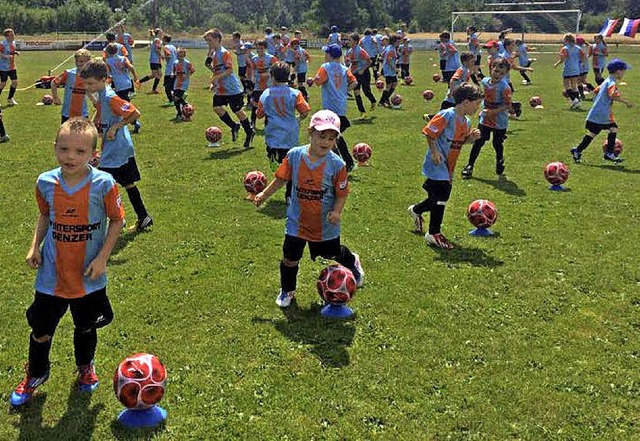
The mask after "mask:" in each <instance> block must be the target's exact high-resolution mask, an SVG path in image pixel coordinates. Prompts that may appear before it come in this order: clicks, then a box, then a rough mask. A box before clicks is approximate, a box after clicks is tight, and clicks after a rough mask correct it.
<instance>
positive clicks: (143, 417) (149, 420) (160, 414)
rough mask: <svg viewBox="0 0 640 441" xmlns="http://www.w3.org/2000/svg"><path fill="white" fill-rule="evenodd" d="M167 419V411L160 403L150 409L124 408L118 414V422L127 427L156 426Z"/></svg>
mask: <svg viewBox="0 0 640 441" xmlns="http://www.w3.org/2000/svg"><path fill="white" fill-rule="evenodd" d="M166 419H167V411H166V410H164V409H163V408H162V407H160V406H158V405H153V406H151V407H150V408H148V409H141V410H138V409H124V410H123V411H122V412H120V414H119V415H118V422H119V423H120V424H122V426H123V427H125V428H126V429H139V428H142V427H156V426H158V425H160V424H162V423H163V422H164V421H165V420H166Z"/></svg>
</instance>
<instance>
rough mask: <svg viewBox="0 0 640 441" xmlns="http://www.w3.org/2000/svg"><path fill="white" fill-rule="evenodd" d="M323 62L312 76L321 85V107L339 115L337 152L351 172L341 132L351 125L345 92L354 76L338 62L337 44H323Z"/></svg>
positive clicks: (348, 155)
mask: <svg viewBox="0 0 640 441" xmlns="http://www.w3.org/2000/svg"><path fill="white" fill-rule="evenodd" d="M322 50H323V51H324V53H325V63H323V64H322V66H320V68H319V69H318V72H317V73H316V76H315V78H314V82H315V84H317V85H319V86H322V108H323V109H327V110H331V111H332V112H334V113H336V114H337V115H338V116H339V117H340V133H341V135H340V137H339V138H338V140H337V142H336V147H337V150H338V153H339V154H340V156H341V157H342V159H343V160H344V161H345V162H346V164H347V171H348V172H351V170H353V167H354V166H355V163H354V161H353V158H352V157H351V152H349V147H347V142H346V141H345V139H344V135H343V133H344V132H345V131H346V130H347V129H348V128H349V127H351V123H350V122H349V119H348V118H347V93H348V92H349V90H352V89H353V88H354V87H355V85H356V83H357V82H356V77H355V76H353V73H351V71H350V70H349V69H348V68H347V67H346V66H345V65H344V64H341V63H340V57H341V56H342V49H341V48H340V46H338V45H337V44H332V45H329V46H324V47H323V48H322Z"/></svg>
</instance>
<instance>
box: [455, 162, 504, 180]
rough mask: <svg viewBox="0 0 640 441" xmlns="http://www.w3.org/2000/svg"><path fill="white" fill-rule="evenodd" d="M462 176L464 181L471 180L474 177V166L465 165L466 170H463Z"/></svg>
mask: <svg viewBox="0 0 640 441" xmlns="http://www.w3.org/2000/svg"><path fill="white" fill-rule="evenodd" d="M496 168H497V166H496ZM460 174H461V175H462V179H471V178H472V177H473V165H471V164H467V165H465V166H464V168H463V169H462V172H460Z"/></svg>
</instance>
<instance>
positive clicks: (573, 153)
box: [570, 147, 582, 163]
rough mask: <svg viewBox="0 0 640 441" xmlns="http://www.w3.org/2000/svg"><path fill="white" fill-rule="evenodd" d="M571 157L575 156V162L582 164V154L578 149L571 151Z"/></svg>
mask: <svg viewBox="0 0 640 441" xmlns="http://www.w3.org/2000/svg"><path fill="white" fill-rule="evenodd" d="M570 152H571V156H573V162H576V163H578V162H580V161H581V160H582V152H580V151H579V150H578V148H577V147H574V148H572V149H571V150H570Z"/></svg>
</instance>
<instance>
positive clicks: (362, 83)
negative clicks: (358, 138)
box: [345, 32, 377, 119]
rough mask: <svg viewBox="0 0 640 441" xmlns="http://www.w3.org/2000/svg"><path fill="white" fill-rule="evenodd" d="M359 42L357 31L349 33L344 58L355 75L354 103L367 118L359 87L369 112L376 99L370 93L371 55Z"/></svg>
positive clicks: (373, 106) (374, 105)
mask: <svg viewBox="0 0 640 441" xmlns="http://www.w3.org/2000/svg"><path fill="white" fill-rule="evenodd" d="M359 42H360V35H358V33H357V32H354V33H353V34H351V36H350V38H349V40H347V47H349V50H348V51H347V55H346V56H345V58H346V59H347V61H348V64H349V69H350V70H351V73H353V76H355V77H356V81H357V84H356V86H355V88H354V89H353V94H354V95H355V98H356V105H357V106H358V110H359V111H360V116H361V117H362V118H364V119H367V118H369V114H368V113H367V110H366V109H365V108H364V104H363V102H362V95H361V94H360V89H362V92H363V93H364V95H365V96H366V97H367V99H368V100H369V103H370V104H371V105H370V109H369V110H370V111H371V112H373V111H374V110H375V108H376V103H377V100H376V97H374V96H373V93H371V73H370V71H369V67H370V66H371V57H370V56H369V54H368V53H367V51H366V50H364V48H363V47H362V46H360V45H359V44H358V43H359Z"/></svg>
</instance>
